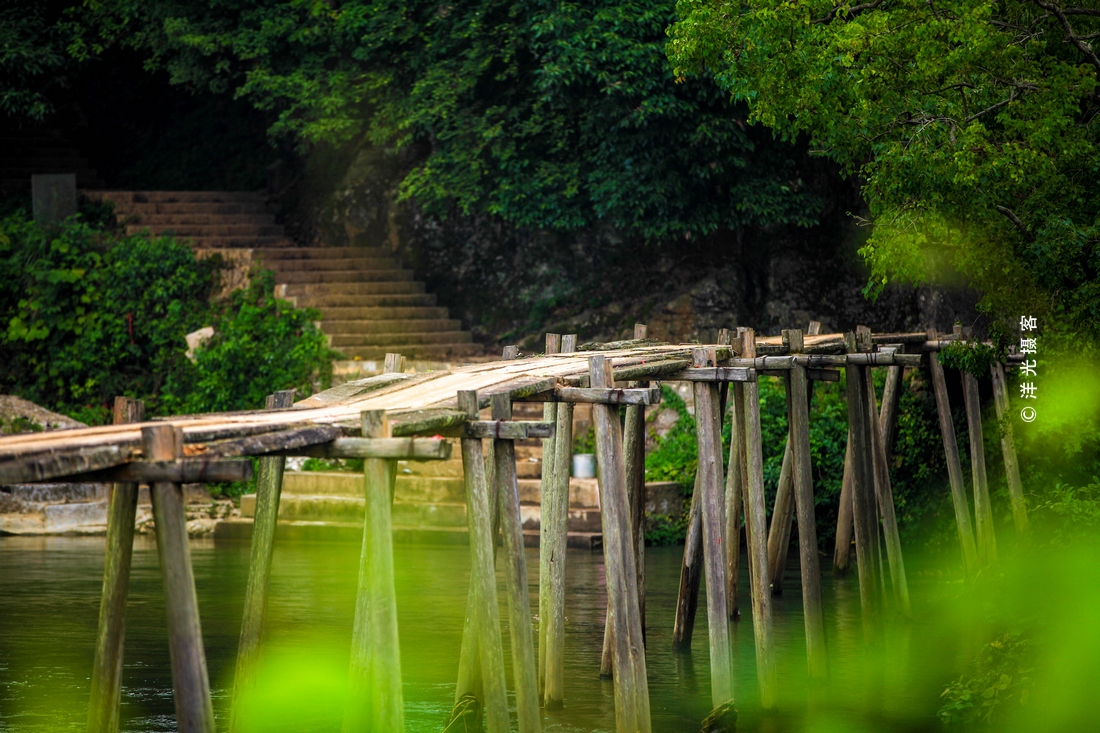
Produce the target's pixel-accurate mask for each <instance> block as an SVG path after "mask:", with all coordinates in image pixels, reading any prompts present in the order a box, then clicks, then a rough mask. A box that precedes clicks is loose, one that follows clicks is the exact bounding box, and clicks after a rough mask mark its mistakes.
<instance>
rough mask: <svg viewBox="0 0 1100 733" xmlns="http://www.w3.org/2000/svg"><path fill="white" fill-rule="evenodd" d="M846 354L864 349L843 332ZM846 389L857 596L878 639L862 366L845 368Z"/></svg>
mask: <svg viewBox="0 0 1100 733" xmlns="http://www.w3.org/2000/svg"><path fill="white" fill-rule="evenodd" d="M844 340H845V344H846V346H847V348H848V351H849V353H855V352H856V351H858V350H859V349H860V348H865V347H866V346H867V345H866V344H865V343H860V344H859V345H858V346H857V342H856V335H855V334H853V333H851V332H849V333H846V334H844ZM845 378H846V381H847V390H848V428H849V431H850V435H851V442H852V518H853V520H854V522H853V523H854V525H855V536H856V562H857V565H858V568H857V569H858V571H859V598H860V605H861V607H862V609H863V628H864V634H865V635H866V637H867V638H868V639H869V640H870V639H877V638H878V634H879V631H880V629H881V623H882V601H881V582H882V581H881V573H882V569H881V559H880V556H879V535H878V521H877V515H878V512H877V510H876V504H877V501H876V498H875V474H874V466H873V463H872V452H873V448H872V445H871V430H872V421H873V420H874V418H873V416H872V415H871V414H870V410H871V408H870V406H869V405H868V404H867V387H866V376H865V374H864V372H863V367H860V366H855V365H850V366H847V367H845Z"/></svg>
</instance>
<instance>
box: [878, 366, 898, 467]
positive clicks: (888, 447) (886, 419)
mask: <svg viewBox="0 0 1100 733" xmlns="http://www.w3.org/2000/svg"><path fill="white" fill-rule="evenodd" d="M904 372H905V367H900V366H891V367H886V386H885V387H883V390H882V411H881V412H880V413H879V419H878V421H879V429H880V430H881V431H882V447H883V450H885V451H886V457H887V458H889V457H890V456H891V455H892V454H893V452H894V441H895V440H897V437H898V409H899V408H900V406H901V390H902V386H901V379H902V376H904Z"/></svg>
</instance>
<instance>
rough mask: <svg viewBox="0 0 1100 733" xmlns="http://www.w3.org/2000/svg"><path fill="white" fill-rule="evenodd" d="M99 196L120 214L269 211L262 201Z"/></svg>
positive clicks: (248, 212) (179, 214)
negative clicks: (158, 200)
mask: <svg viewBox="0 0 1100 733" xmlns="http://www.w3.org/2000/svg"><path fill="white" fill-rule="evenodd" d="M93 195H94V196H97V197H98V196H99V195H100V192H99V191H95V192H93ZM101 198H104V199H107V200H109V201H111V202H112V203H114V205H115V213H116V214H120V215H131V214H132V215H134V216H139V217H142V216H153V215H157V216H184V215H187V216H225V215H247V214H256V215H265V214H269V213H270V212H269V211H268V209H267V204H266V203H264V202H262V201H244V202H233V203H213V202H198V203H179V202H171V203H146V202H138V203H133V202H129V201H116V200H114V199H112V198H110V196H102V197H101Z"/></svg>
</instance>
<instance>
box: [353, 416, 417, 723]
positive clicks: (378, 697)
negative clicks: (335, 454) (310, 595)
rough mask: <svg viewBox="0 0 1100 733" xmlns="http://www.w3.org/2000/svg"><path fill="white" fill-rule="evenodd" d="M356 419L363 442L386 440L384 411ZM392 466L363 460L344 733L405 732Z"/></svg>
mask: <svg viewBox="0 0 1100 733" xmlns="http://www.w3.org/2000/svg"><path fill="white" fill-rule="evenodd" d="M361 420H362V427H363V437H364V438H388V437H389V433H390V421H389V420H388V419H387V417H386V413H385V412H384V411H382V410H371V411H366V412H363V413H362V418H361ZM396 463H397V462H396V461H392V460H387V459H383V458H367V459H364V460H363V484H364V487H363V488H364V492H363V493H364V497H365V499H366V504H365V506H364V519H363V547H362V553H361V555H360V559H359V588H358V592H357V593H356V599H355V622H354V625H353V628H352V637H351V665H350V667H351V669H350V679H349V682H348V698H347V700H348V701H347V707H346V708H345V710H344V727H343V730H344V733H360V732H361V731H372V732H373V731H387V732H388V731H394V732H395V733H400V732H401V731H403V730H405V705H404V696H403V694H402V690H401V650H400V647H399V644H398V632H397V593H396V590H395V588H394V570H393V523H392V519H391V503H392V496H393V484H394V478H395V476H394V469H395V467H396ZM391 464H392V465H391Z"/></svg>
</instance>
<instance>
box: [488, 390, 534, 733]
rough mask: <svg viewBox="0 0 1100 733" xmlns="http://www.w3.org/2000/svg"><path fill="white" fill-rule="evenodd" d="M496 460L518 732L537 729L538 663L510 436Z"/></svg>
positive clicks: (506, 416) (507, 406)
mask: <svg viewBox="0 0 1100 733" xmlns="http://www.w3.org/2000/svg"><path fill="white" fill-rule="evenodd" d="M492 409H493V419H494V420H511V419H512V398H511V395H509V394H508V393H507V392H498V393H496V394H494V395H493V396H492ZM493 443H494V446H493V457H494V460H495V461H496V467H497V469H496V481H497V501H498V502H499V503H500V528H501V533H502V534H503V535H504V557H505V558H506V562H507V565H506V570H505V573H504V578H505V580H506V581H507V594H508V619H509V625H510V628H511V632H512V674H513V675H514V676H515V680H516V717H517V719H518V728H519V733H538V731H539V730H540V728H541V721H540V719H539V693H538V667H537V661H536V658H535V648H534V633H533V631H532V629H531V601H530V598H529V593H528V589H527V559H526V557H525V556H524V550H523V520H522V519H521V518H520V513H519V483H518V481H517V479H516V449H515V445H514V444H513V443H512V441H510V440H494V441H493Z"/></svg>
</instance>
